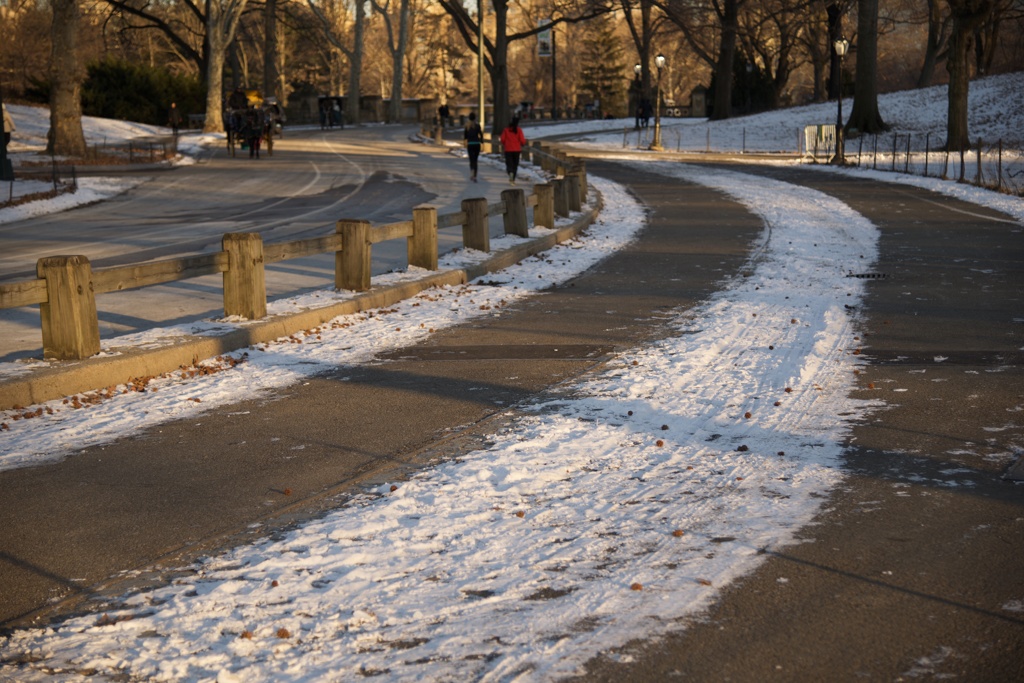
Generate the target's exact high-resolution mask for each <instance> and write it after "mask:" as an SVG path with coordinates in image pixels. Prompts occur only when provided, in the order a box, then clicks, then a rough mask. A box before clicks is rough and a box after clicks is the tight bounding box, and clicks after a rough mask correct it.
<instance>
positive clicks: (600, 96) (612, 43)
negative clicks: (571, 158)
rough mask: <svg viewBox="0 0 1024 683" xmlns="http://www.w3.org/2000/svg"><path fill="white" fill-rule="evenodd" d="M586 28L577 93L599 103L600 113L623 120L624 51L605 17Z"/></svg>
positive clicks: (625, 106) (624, 90) (624, 87)
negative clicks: (581, 93)
mask: <svg viewBox="0 0 1024 683" xmlns="http://www.w3.org/2000/svg"><path fill="white" fill-rule="evenodd" d="M589 28H590V30H589V31H588V33H587V36H586V37H585V38H584V39H583V50H582V54H583V60H582V61H583V68H582V70H581V72H580V90H581V91H582V92H583V93H587V94H588V95H589V99H590V101H594V100H597V101H599V102H600V104H601V112H602V113H604V112H608V113H611V114H612V115H613V116H618V117H621V116H626V115H627V112H626V108H627V103H626V87H627V84H628V83H627V81H628V79H627V78H626V77H625V76H624V75H623V74H625V73H626V66H625V53H626V51H625V48H624V47H623V45H622V42H621V41H620V40H619V39H618V38H617V37H616V35H615V27H614V25H613V24H612V22H611V20H610V18H609V17H608V16H607V15H606V16H604V17H601V18H599V19H596V20H593V21H592V22H591V25H590V27H589ZM585 104H589V102H585Z"/></svg>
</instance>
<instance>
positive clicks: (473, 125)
mask: <svg viewBox="0 0 1024 683" xmlns="http://www.w3.org/2000/svg"><path fill="white" fill-rule="evenodd" d="M462 138H463V140H464V141H465V143H466V152H468V153H469V171H470V180H472V181H473V182H474V183H475V182H476V172H477V161H478V160H479V159H480V146H481V145H482V144H483V141H484V131H483V129H482V128H480V124H479V123H477V122H476V114H470V115H469V123H467V124H466V129H465V130H464V131H462Z"/></svg>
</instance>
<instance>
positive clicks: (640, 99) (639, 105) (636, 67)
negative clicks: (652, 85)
mask: <svg viewBox="0 0 1024 683" xmlns="http://www.w3.org/2000/svg"><path fill="white" fill-rule="evenodd" d="M643 70H644V68H643V67H642V66H640V62H637V63H636V64H635V65H634V66H633V73H635V74H636V82H637V83H639V84H640V85H639V87H638V88H637V90H636V96H637V102H636V110H635V111H634V112H633V114H634V115H635V116H636V129H637V130H640V114H641V112H640V110H641V109H642V108H643V106H644V86H643V83H642V82H641V76H640V74H641V73H642V72H643Z"/></svg>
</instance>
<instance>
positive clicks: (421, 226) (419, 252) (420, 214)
mask: <svg viewBox="0 0 1024 683" xmlns="http://www.w3.org/2000/svg"><path fill="white" fill-rule="evenodd" d="M406 244H407V250H408V254H409V265H410V266H416V267H417V268H426V269H427V270H437V209H436V208H434V207H433V206H417V207H415V208H413V210H412V237H410V238H409V240H408V242H407V243H406Z"/></svg>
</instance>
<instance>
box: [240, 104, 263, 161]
mask: <svg viewBox="0 0 1024 683" xmlns="http://www.w3.org/2000/svg"><path fill="white" fill-rule="evenodd" d="M265 124H266V117H265V116H264V115H263V110H262V109H261V108H259V107H257V106H256V105H252V106H250V107H249V110H248V111H247V112H246V114H245V128H244V129H243V131H244V133H245V139H246V142H248V144H249V158H250V159H252V158H253V157H256V158H257V159H259V158H260V141H261V140H262V138H263V127H264V125H265Z"/></svg>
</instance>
